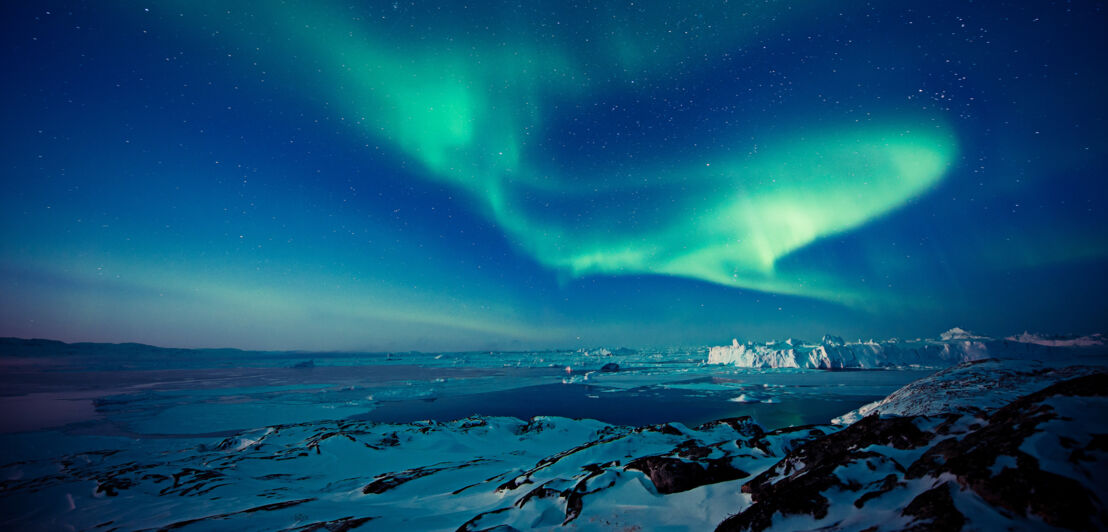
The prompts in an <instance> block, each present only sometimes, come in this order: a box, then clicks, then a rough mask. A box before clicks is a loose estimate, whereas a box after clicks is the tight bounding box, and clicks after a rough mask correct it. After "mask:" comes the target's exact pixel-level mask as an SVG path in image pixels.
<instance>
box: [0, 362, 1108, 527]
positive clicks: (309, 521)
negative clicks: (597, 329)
mask: <svg viewBox="0 0 1108 532" xmlns="http://www.w3.org/2000/svg"><path fill="white" fill-rule="evenodd" d="M1044 388H1045V389H1044ZM1106 394H1108V373H1105V372H1104V370H1103V368H1101V369H1097V368H1091V367H1081V368H1062V367H1057V366H1044V365H1038V364H1033V363H1027V362H1019V361H996V360H989V361H985V362H979V363H967V364H963V365H960V366H958V367H956V368H953V369H950V370H948V371H943V372H940V373H938V374H936V375H934V376H932V377H929V378H927V379H923V380H921V381H918V382H916V383H913V384H911V385H909V386H906V387H904V388H902V389H901V390H899V391H897V392H896V393H894V394H892V395H890V396H889V397H888V398H886V399H885V400H884V401H881V402H880V403H879V404H878V405H877V406H875V407H873V408H870V409H869V410H868V412H870V413H879V414H881V415H870V416H868V417H864V418H860V419H859V418H858V416H854V417H853V418H851V420H856V421H854V422H853V423H852V424H850V425H848V426H836V425H809V426H799V427H792V428H786V429H781V430H776V431H766V430H765V429H763V428H762V427H760V426H759V425H757V424H756V423H755V422H754V421H753V420H752V419H750V418H732V419H722V420H719V421H715V422H711V423H706V424H704V425H701V426H697V427H688V426H685V425H682V424H679V423H667V424H660V425H651V426H645V427H624V426H615V425H610V424H606V423H602V422H598V421H592V420H573V419H566V418H554V417H537V418H534V419H531V420H529V421H522V420H518V419H515V418H504V417H473V418H467V419H461V420H458V421H453V422H445V423H438V422H416V423H407V424H380V423H371V422H362V421H352V420H337V421H318V422H307V423H296V424H286V425H272V426H269V427H267V428H261V429H257V430H249V431H241V432H237V433H235V434H232V435H229V436H221V437H216V436H188V437H186V436H182V437H179V438H152V439H151V438H133V437H107V436H103V435H82V434H80V433H73V434H68V435H65V436H62V435H61V434H60V433H57V432H49V431H47V432H40V433H29V434H25V435H21V436H20V437H19V439H18V440H15V441H18V442H20V443H21V444H22V445H24V446H25V448H24V449H23V450H22V451H19V452H18V453H17V454H16V455H15V456H18V457H19V458H18V459H16V460H11V461H9V462H8V463H6V464H4V465H2V466H0V479H3V480H0V510H2V511H0V525H2V526H3V527H5V528H8V529H20V530H36V529H41V530H52V529H101V528H119V529H179V528H185V529H197V530H210V529H238V530H352V529H358V528H365V529H389V530H395V529H409V530H427V529H432V530H440V529H441V530H454V529H457V530H484V529H491V528H497V527H503V528H502V529H503V530H510V529H528V528H535V527H539V528H549V527H555V526H561V525H568V526H570V527H573V528H580V529H586V530H628V529H654V528H666V527H669V528H679V529H696V530H705V529H712V528H714V527H718V528H717V530H765V529H772V530H810V529H836V530H838V529H843V530H862V529H867V530H903V529H910V528H911V529H917V528H918V529H943V530H958V529H961V528H962V527H963V526H965V527H969V528H970V529H985V528H990V529H991V528H998V529H1028V528H1033V529H1034V528H1042V527H1043V525H1044V523H1045V524H1046V525H1050V526H1055V527H1063V528H1076V529H1100V528H1103V527H1105V526H1108V519H1106V518H1105V517H1104V516H1105V505H1104V502H1103V501H1108V493H1106V486H1108V477H1106V476H1105V473H1106V471H1108V467H1105V466H1106V465H1108V451H1106V450H1108V446H1106V445H1105V440H1104V438H1105V436H1104V435H1105V434H1108V424H1106V421H1105V420H1108V415H1106V414H1108V396H1106ZM10 441H13V440H9V442H10ZM13 450H14V449H13Z"/></svg>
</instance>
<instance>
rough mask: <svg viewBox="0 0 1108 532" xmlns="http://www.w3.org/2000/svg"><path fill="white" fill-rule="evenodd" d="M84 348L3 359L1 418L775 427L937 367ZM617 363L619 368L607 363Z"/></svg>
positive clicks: (54, 422) (143, 423) (222, 424)
mask: <svg viewBox="0 0 1108 532" xmlns="http://www.w3.org/2000/svg"><path fill="white" fill-rule="evenodd" d="M144 348H145V349H144ZM74 351H75V352H74V353H69V354H64V353H61V354H58V353H55V354H53V355H50V356H41V355H40V356H9V357H4V358H2V359H0V365H2V373H0V389H2V390H3V391H2V394H3V395H2V396H0V413H2V414H0V418H2V419H0V432H2V433H9V434H10V433H19V432H26V431H35V430H47V429H54V430H61V431H65V432H79V433H82V434H103V435H127V436H134V437H166V436H171V435H188V436H196V435H213V436H215V435H220V434H224V433H231V432H235V431H239V430H243V429H250V428H256V427H264V426H269V425H274V424H290V423H300V422H308V421H320V420H336V419H355V420H365V421H375V422H389V423H408V422H413V421H420V420H434V421H450V420H455V419H461V418H466V417H470V416H510V417H516V418H520V419H523V420H527V419H530V418H532V417H534V416H559V417H567V418H574V419H596V420H599V421H603V422H606V423H610V424H613V425H631V426H643V425H649V424H656V423H665V422H669V421H677V422H681V423H685V424H687V425H690V426H692V425H697V424H700V423H704V422H707V421H712V420H715V419H721V418H728V417H738V416H751V417H753V418H754V419H755V420H756V421H757V422H758V423H759V424H761V425H762V426H763V427H767V428H779V427H786V426H793V425H804V424H816V423H826V422H828V421H829V420H830V419H832V418H834V417H835V416H838V415H841V414H843V413H845V412H848V411H850V410H853V409H855V408H857V407H859V406H861V405H864V404H866V403H869V402H872V401H874V400H877V399H881V398H883V397H885V396H886V395H888V394H889V393H891V392H892V391H894V390H896V389H897V388H899V387H901V386H903V385H904V384H907V383H909V382H912V381H914V380H917V379H919V378H921V377H924V376H926V375H928V374H930V373H932V372H933V371H934V370H931V369H901V370H872V371H837V372H828V371H820V370H797V369H745V368H736V367H732V366H720V365H706V364H704V361H705V359H706V357H707V353H706V351H705V350H703V349H668V350H656V351H641V352H624V353H623V354H620V355H596V354H592V353H589V352H581V351H560V352H538V353H534V352H484V353H403V354H390V353H382V354H348V353H333V354H319V353H312V354H305V353H286V352H272V353H270V352H241V351H235V352H231V353H230V354H229V353H227V352H226V351H223V350H215V351H205V350H196V351H188V350H181V351H182V352H180V353H175V355H176V356H167V355H169V354H170V353H166V352H165V350H160V349H157V348H147V347H146V346H136V345H127V346H122V347H120V348H119V349H118V352H113V351H111V350H110V349H108V348H103V349H98V350H97V351H96V352H94V353H88V352H85V351H88V349H76V350H74ZM174 351H177V350H174ZM229 355H230V356H229ZM607 364H616V365H618V366H619V370H618V371H608V372H604V371H600V369H601V368H602V367H603V366H605V365H607Z"/></svg>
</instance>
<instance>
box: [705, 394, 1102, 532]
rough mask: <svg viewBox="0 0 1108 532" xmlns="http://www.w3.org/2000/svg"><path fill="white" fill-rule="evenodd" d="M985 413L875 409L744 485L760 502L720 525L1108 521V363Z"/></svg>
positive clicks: (1079, 526)
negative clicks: (899, 413)
mask: <svg viewBox="0 0 1108 532" xmlns="http://www.w3.org/2000/svg"><path fill="white" fill-rule="evenodd" d="M982 415H984V417H980V416H979V415H975V414H966V413H948V414H944V415H940V416H908V417H891V418H881V417H878V416H876V415H874V416H869V417H866V418H864V419H862V420H861V421H858V422H857V423H854V424H853V425H850V426H848V427H846V428H844V429H843V430H841V431H839V432H835V433H832V434H829V435H827V436H825V437H821V438H818V439H815V440H813V441H809V442H807V443H805V444H803V445H802V446H800V447H798V448H797V449H795V450H793V451H792V452H790V453H788V454H787V455H786V456H785V457H784V458H783V459H782V460H781V461H780V462H778V463H777V464H776V465H775V466H773V467H772V468H770V469H768V470H766V471H765V472H763V473H761V474H759V475H757V476H756V477H754V478H753V479H751V480H749V481H748V482H746V483H745V484H743V486H742V491H743V492H745V493H749V494H750V495H751V497H752V499H753V502H754V504H753V505H751V506H750V507H749V508H746V509H745V510H743V511H741V512H739V513H738V514H736V515H734V516H732V517H730V518H728V519H726V520H725V521H723V522H722V523H721V524H720V525H719V527H718V528H717V530H755V531H760V530H766V529H769V528H772V527H774V526H776V525H777V522H778V520H785V519H788V520H789V521H788V522H789V527H790V528H803V529H815V528H839V527H844V528H850V529H869V528H868V527H869V526H873V527H874V528H873V530H877V529H905V530H960V529H962V527H963V526H964V525H965V524H967V523H977V526H978V527H984V526H994V524H995V523H1006V524H1005V526H1008V527H1011V528H1025V527H1028V526H1033V524H1034V523H1037V522H1043V523H1046V524H1048V525H1051V526H1055V527H1060V528H1067V529H1073V530H1098V529H1103V528H1104V527H1105V526H1108V514H1106V511H1105V505H1104V502H1105V501H1106V500H1108V497H1106V493H1105V492H1106V486H1108V467H1106V466H1108V452H1106V449H1105V445H1104V442H1105V440H1106V439H1108V434H1106V432H1105V431H1108V374H1105V373H1096V374H1092V375H1085V376H1081V377H1077V378H1073V379H1069V380H1066V381H1062V382H1059V383H1056V384H1053V385H1051V386H1049V387H1047V388H1045V389H1043V390H1041V391H1038V392H1034V393H1031V394H1028V395H1026V396H1024V397H1021V398H1019V399H1017V400H1015V401H1013V402H1011V403H1010V404H1008V405H1006V406H1004V407H1002V408H1000V409H997V410H995V411H993V412H991V413H988V414H982ZM957 501H961V502H960V503H959V502H957ZM863 507H864V508H866V509H867V511H866V512H862V513H858V512H854V511H852V510H853V509H856V508H863ZM959 508H962V509H965V508H975V509H978V510H979V511H978V513H976V514H973V515H967V514H963V513H962V512H961V511H960V510H959Z"/></svg>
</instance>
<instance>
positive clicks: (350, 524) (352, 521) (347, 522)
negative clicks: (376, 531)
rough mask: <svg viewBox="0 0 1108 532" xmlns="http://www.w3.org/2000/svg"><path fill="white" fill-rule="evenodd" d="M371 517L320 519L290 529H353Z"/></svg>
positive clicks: (303, 531) (301, 531) (337, 531)
mask: <svg viewBox="0 0 1108 532" xmlns="http://www.w3.org/2000/svg"><path fill="white" fill-rule="evenodd" d="M372 520H373V518H372V517H354V516H349V517H343V518H340V519H332V520H330V521H320V522H318V523H311V524H307V525H304V526H300V527H296V528H293V529H291V530H294V531H296V532H322V531H324V530H326V531H327V532H346V531H347V530H354V529H356V528H359V527H361V526H362V525H364V524H366V523H368V522H370V521H372Z"/></svg>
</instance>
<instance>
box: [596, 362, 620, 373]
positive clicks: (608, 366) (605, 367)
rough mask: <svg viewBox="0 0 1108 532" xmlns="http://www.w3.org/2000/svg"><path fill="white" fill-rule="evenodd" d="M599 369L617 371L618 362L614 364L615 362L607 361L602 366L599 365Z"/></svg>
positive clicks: (605, 371) (608, 371)
mask: <svg viewBox="0 0 1108 532" xmlns="http://www.w3.org/2000/svg"><path fill="white" fill-rule="evenodd" d="M600 371H602V372H604V373H615V372H617V371H619V364H616V363H615V362H609V363H607V364H604V365H603V366H600Z"/></svg>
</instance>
